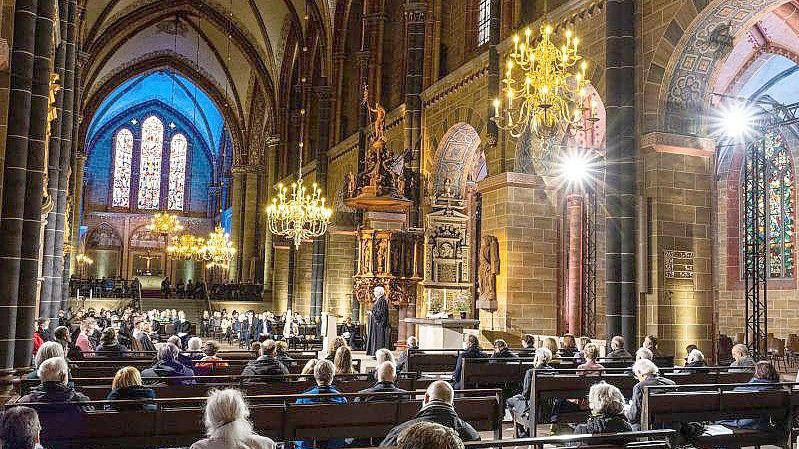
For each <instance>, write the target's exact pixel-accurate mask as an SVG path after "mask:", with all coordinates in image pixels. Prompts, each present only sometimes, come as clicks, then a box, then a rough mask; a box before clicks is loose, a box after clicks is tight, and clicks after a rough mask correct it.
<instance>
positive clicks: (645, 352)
mask: <svg viewBox="0 0 799 449" xmlns="http://www.w3.org/2000/svg"><path fill="white" fill-rule="evenodd" d="M653 357H654V354H652V351H650V350H649V349H647V348H638V350H637V351H635V361H636V362H637V361H638V360H641V359H647V360H652V361H653V362H654V360H653V359H652V358H653Z"/></svg>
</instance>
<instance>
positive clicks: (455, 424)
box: [380, 401, 480, 446]
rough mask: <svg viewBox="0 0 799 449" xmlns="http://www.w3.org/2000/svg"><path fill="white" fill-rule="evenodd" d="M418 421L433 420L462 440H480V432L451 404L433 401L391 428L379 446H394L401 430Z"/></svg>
mask: <svg viewBox="0 0 799 449" xmlns="http://www.w3.org/2000/svg"><path fill="white" fill-rule="evenodd" d="M420 422H434V423H437V424H441V425H442V426H444V427H449V428H450V429H452V430H454V431H456V432H458V435H459V436H460V437H461V440H463V441H480V434H479V433H477V431H476V430H474V427H472V426H471V425H470V424H469V423H467V422H466V421H464V420H462V419H460V418H459V417H458V414H457V413H456V412H455V409H454V408H453V407H452V406H451V405H449V404H446V403H443V402H439V401H433V402H430V403H429V404H427V406H425V407H422V409H421V410H419V413H417V414H416V416H415V417H414V419H412V420H410V421H407V422H405V423H402V424H400V425H398V426H396V427H394V428H393V429H391V431H390V432H389V433H388V435H386V438H385V439H384V440H383V442H382V443H380V446H396V445H397V438H398V437H399V435H400V434H401V433H402V431H403V430H405V429H407V428H408V427H411V426H413V425H414V424H416V423H420Z"/></svg>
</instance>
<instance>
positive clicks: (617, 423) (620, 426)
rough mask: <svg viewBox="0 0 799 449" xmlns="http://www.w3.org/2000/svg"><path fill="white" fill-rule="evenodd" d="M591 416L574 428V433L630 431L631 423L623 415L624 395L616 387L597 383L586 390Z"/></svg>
mask: <svg viewBox="0 0 799 449" xmlns="http://www.w3.org/2000/svg"><path fill="white" fill-rule="evenodd" d="M588 407H589V408H590V409H591V416H590V417H589V418H588V420H587V421H586V422H585V423H583V424H578V425H577V426H576V427H575V428H574V433H575V434H595V433H620V432H631V431H632V425H630V422H629V421H627V417H625V416H624V396H623V395H622V394H621V391H619V389H618V388H616V387H615V386H613V385H610V384H606V383H604V382H603V383H598V384H595V385H592V386H591V389H590V390H588Z"/></svg>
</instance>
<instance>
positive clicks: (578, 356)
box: [574, 337, 598, 365]
mask: <svg viewBox="0 0 799 449" xmlns="http://www.w3.org/2000/svg"><path fill="white" fill-rule="evenodd" d="M589 343H593V342H592V341H591V339H590V338H588V337H580V339H579V340H577V352H576V353H575V354H574V363H576V364H578V365H580V364H583V363H585V357H583V350H584V349H585V345H587V344H589ZM597 347H598V346H597ZM597 357H598V356H597Z"/></svg>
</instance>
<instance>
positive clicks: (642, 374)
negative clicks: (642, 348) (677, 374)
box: [624, 359, 674, 430]
mask: <svg viewBox="0 0 799 449" xmlns="http://www.w3.org/2000/svg"><path fill="white" fill-rule="evenodd" d="M633 375H634V376H635V377H636V378H637V379H638V383H637V384H635V386H634V387H633V396H632V399H631V400H630V406H629V408H627V410H626V411H625V413H624V414H625V416H627V420H628V421H630V423H631V424H632V425H633V430H637V429H639V428H640V426H641V404H642V403H643V401H644V389H645V388H646V387H650V386H653V385H674V381H673V380H671V379H666V378H665V377H660V370H659V369H658V367H657V365H655V364H654V362H652V361H651V360H647V359H641V360H638V361H637V362H635V363H634V364H633Z"/></svg>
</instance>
